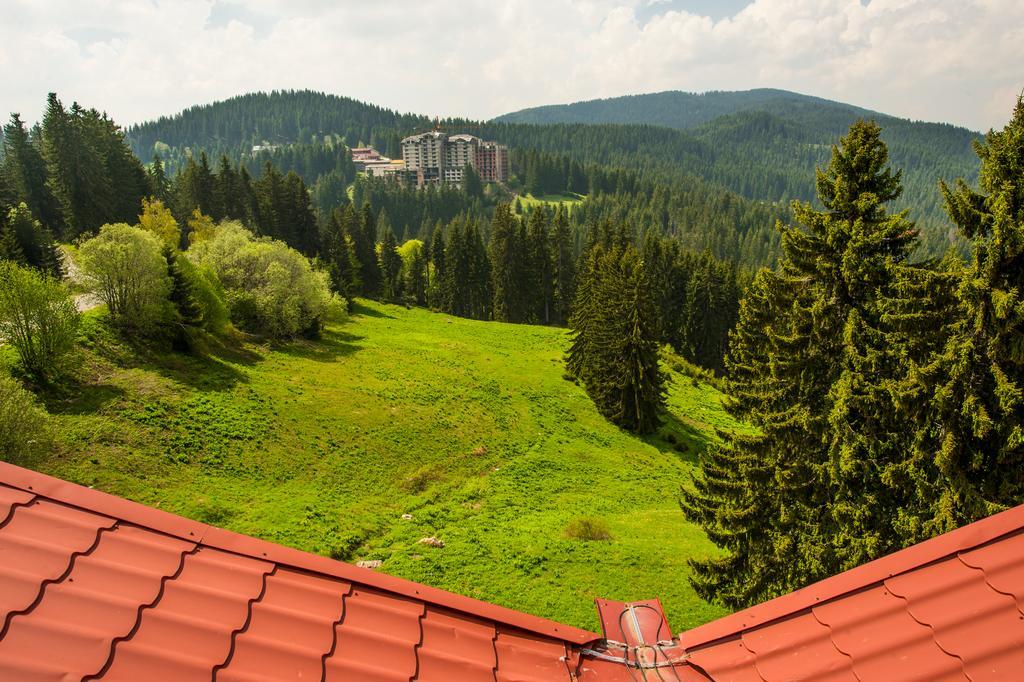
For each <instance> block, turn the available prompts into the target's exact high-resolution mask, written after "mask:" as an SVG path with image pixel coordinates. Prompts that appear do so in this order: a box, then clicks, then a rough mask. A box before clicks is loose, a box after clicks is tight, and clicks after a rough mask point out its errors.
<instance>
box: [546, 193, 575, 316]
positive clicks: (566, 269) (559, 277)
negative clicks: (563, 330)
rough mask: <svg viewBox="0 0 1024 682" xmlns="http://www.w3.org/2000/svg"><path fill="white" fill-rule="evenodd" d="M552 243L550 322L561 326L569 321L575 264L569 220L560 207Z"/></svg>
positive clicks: (556, 216) (573, 289) (573, 290)
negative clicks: (551, 306) (552, 310)
mask: <svg viewBox="0 0 1024 682" xmlns="http://www.w3.org/2000/svg"><path fill="white" fill-rule="evenodd" d="M552 242H553V243H552V245H551V248H552V260H553V263H552V285H553V291H552V299H553V307H554V313H553V315H552V321H553V322H554V323H555V324H558V325H563V324H566V323H567V322H568V321H569V313H570V309H571V307H572V300H573V297H574V296H575V293H576V292H575V282H576V263H575V261H574V259H573V246H572V232H571V231H570V229H569V218H568V215H567V214H566V212H565V211H564V210H563V209H562V208H561V207H559V209H558V211H557V212H556V213H555V221H554V229H553V234H552Z"/></svg>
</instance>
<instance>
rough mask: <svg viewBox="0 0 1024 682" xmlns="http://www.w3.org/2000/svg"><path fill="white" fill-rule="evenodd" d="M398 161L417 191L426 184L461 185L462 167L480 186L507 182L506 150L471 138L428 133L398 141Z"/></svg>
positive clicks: (433, 132) (501, 146)
mask: <svg viewBox="0 0 1024 682" xmlns="http://www.w3.org/2000/svg"><path fill="white" fill-rule="evenodd" d="M402 161H404V162H405V169H406V171H407V172H408V174H409V176H410V179H411V177H412V176H413V175H415V179H416V184H417V186H419V187H422V186H423V185H425V184H427V183H429V182H445V183H452V184H461V183H462V180H463V176H464V174H465V168H466V166H472V167H473V168H474V169H475V170H476V172H477V173H478V174H479V175H480V179H481V180H483V181H484V182H504V181H505V180H506V179H507V178H508V148H507V147H505V146H504V145H500V144H498V143H496V142H486V141H484V140H481V139H480V138H479V137H476V136H474V135H466V134H458V135H448V134H447V133H442V132H441V131H439V130H432V131H430V132H426V133H420V134H419V135H410V136H409V137H407V138H405V139H403V140H402Z"/></svg>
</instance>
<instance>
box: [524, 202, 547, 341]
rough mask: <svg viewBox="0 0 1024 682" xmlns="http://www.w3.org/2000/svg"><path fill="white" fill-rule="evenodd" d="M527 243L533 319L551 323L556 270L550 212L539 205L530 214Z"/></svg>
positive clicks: (528, 286) (528, 290)
mask: <svg viewBox="0 0 1024 682" xmlns="http://www.w3.org/2000/svg"><path fill="white" fill-rule="evenodd" d="M525 246H526V250H527V257H528V259H529V263H528V271H527V272H526V273H525V277H524V279H525V280H526V281H525V282H524V292H529V299H530V302H531V305H530V308H531V310H530V311H529V315H530V318H529V319H530V320H531V321H536V322H540V323H541V324H551V316H552V309H553V308H554V273H553V272H552V269H553V266H552V254H551V237H550V235H549V230H548V214H547V211H545V210H544V209H543V208H535V209H534V210H533V211H532V212H531V213H530V217H529V220H528V224H527V232H526V244H525Z"/></svg>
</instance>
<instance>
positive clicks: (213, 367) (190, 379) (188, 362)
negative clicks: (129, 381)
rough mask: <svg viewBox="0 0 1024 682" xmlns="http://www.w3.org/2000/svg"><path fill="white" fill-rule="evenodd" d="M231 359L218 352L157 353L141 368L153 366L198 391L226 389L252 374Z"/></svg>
mask: <svg viewBox="0 0 1024 682" xmlns="http://www.w3.org/2000/svg"><path fill="white" fill-rule="evenodd" d="M230 362H231V361H229V360H224V359H221V358H220V357H218V356H216V355H188V354H186V353H168V354H165V355H158V356H156V357H154V358H153V359H152V360H150V361H149V362H146V363H144V364H142V365H140V367H144V368H149V369H152V370H153V371H155V372H156V373H157V374H159V375H160V376H162V377H164V378H166V379H170V380H171V381H175V382H177V383H180V384H184V385H185V386H189V387H190V388H194V389H197V390H203V391H226V390H228V389H230V388H233V387H234V386H236V385H238V384H244V383H248V382H249V377H248V376H247V375H246V374H245V373H244V372H242V371H241V370H240V369H238V368H237V367H233V366H232V365H231V364H230ZM246 364H251V363H246Z"/></svg>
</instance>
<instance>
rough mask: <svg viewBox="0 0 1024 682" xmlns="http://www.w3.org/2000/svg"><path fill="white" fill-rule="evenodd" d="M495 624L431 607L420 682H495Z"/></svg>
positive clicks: (422, 648) (425, 624) (425, 622)
mask: <svg viewBox="0 0 1024 682" xmlns="http://www.w3.org/2000/svg"><path fill="white" fill-rule="evenodd" d="M497 634H498V633H497V630H496V629H495V627H494V623H485V622H482V621H476V620H473V619H467V618H466V617H465V616H461V615H456V614H452V613H446V612H444V611H441V610H440V609H437V608H434V607H431V606H428V607H427V610H426V615H425V616H424V618H423V642H422V643H421V644H420V647H419V650H418V654H419V669H418V671H417V676H416V677H417V679H418V680H421V681H422V682H445V681H446V680H461V681H464V682H485V681H488V682H493V680H494V670H495V668H496V667H497V665H498V660H497V654H496V653H495V651H494V640H495V638H496V637H497Z"/></svg>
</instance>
